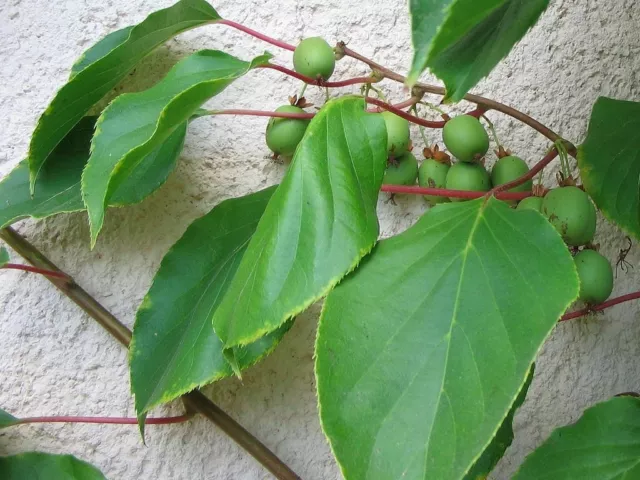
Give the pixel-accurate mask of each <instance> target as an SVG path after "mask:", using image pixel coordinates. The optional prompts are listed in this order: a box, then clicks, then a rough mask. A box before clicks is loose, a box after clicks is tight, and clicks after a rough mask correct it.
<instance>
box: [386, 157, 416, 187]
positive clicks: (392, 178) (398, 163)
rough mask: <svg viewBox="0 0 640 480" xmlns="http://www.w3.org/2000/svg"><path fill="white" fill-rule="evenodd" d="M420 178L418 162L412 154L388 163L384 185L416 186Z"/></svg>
mask: <svg viewBox="0 0 640 480" xmlns="http://www.w3.org/2000/svg"><path fill="white" fill-rule="evenodd" d="M417 177H418V160H416V157H414V156H413V154H412V153H411V152H408V153H406V154H404V155H403V156H401V157H396V158H393V159H391V160H389V162H388V163H387V170H386V171H385V172H384V178H383V180H382V183H384V184H387V185H415V183H416V178H417Z"/></svg>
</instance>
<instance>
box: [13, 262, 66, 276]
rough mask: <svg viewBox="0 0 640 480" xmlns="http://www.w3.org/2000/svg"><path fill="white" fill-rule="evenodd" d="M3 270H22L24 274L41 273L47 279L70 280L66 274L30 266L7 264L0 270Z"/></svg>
mask: <svg viewBox="0 0 640 480" xmlns="http://www.w3.org/2000/svg"><path fill="white" fill-rule="evenodd" d="M3 268H4V269H6V270H21V271H23V272H30V273H39V274H40V275H44V276H45V277H55V278H62V279H65V280H68V277H67V276H66V275H65V274H64V273H60V272H54V271H52V270H46V269H44V268H36V267H30V266H29V265H20V264H19V263H5V264H4V265H2V267H0V269H3Z"/></svg>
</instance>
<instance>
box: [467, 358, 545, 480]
mask: <svg viewBox="0 0 640 480" xmlns="http://www.w3.org/2000/svg"><path fill="white" fill-rule="evenodd" d="M534 367H535V365H532V366H531V370H530V371H529V375H528V376H527V380H526V381H525V382H524V385H523V386H522V388H521V389H520V393H518V396H517V397H516V401H515V402H513V405H511V410H509V413H508V414H507V417H506V418H505V419H504V420H503V421H502V425H500V428H498V431H497V432H496V434H495V436H494V437H493V440H491V443H490V444H489V446H488V447H487V448H485V449H484V452H482V455H480V458H478V460H476V462H475V463H474V464H473V467H471V469H470V470H469V471H468V472H467V474H466V475H465V476H464V479H465V480H483V479H486V478H487V475H489V473H491V471H492V470H493V469H494V468H495V467H496V465H497V464H498V462H499V461H500V459H501V458H502V457H503V456H504V452H506V451H507V448H509V446H510V445H511V443H512V442H513V417H514V416H515V414H516V412H517V411H518V409H519V408H520V407H521V406H522V404H523V403H524V400H525V398H526V397H527V392H528V391H529V387H530V386H531V381H532V380H533V371H534Z"/></svg>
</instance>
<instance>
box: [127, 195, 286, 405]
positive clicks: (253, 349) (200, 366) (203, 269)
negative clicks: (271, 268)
mask: <svg viewBox="0 0 640 480" xmlns="http://www.w3.org/2000/svg"><path fill="white" fill-rule="evenodd" d="M274 191H275V187H270V188H268V189H266V190H262V191H260V192H258V193H254V194H251V195H247V196H245V197H241V198H234V199H231V200H226V201H224V202H222V203H220V204H219V205H218V206H216V207H215V208H213V210H211V211H210V212H209V213H208V214H207V215H205V216H203V217H201V218H199V219H197V220H196V221H194V222H193V223H192V224H191V225H190V226H189V228H188V229H187V231H186V232H185V233H184V235H183V236H182V238H180V240H178V241H177V242H176V243H175V245H173V247H172V248H171V250H169V252H168V253H167V254H166V255H165V257H164V259H163V260H162V264H161V265H160V269H159V270H158V273H156V276H155V278H154V280H153V284H152V286H151V288H150V290H149V292H148V293H147V295H146V297H145V299H144V300H143V302H142V305H141V306H140V308H139V309H138V313H137V316H136V323H135V326H134V329H133V340H132V343H131V348H130V352H131V353H130V361H131V389H132V391H133V393H134V395H135V404H136V411H137V412H138V415H139V416H140V415H142V414H144V413H145V412H147V411H149V410H150V409H152V408H153V407H155V406H157V405H159V404H161V403H164V402H169V401H171V400H173V399H175V398H177V397H179V396H180V395H182V394H184V393H187V392H190V391H191V390H193V389H195V388H198V387H200V386H202V385H205V384H208V383H211V382H214V381H216V380H218V379H220V378H222V377H226V376H229V375H231V374H232V373H233V372H232V371H231V368H230V367H229V364H228V363H227V362H226V360H225V359H224V356H223V354H222V350H223V348H222V342H221V341H220V339H219V338H218V337H217V336H216V334H215V332H214V331H213V327H212V325H211V314H212V312H213V311H215V309H216V308H217V306H218V304H219V303H220V300H221V299H222V297H223V296H224V293H225V291H226V290H227V287H228V286H229V283H230V281H231V279H232V278H233V276H234V274H235V271H236V269H237V268H238V264H239V263H240V260H241V259H242V255H243V254H244V251H245V249H246V248H247V243H248V242H249V239H250V238H251V236H252V235H253V233H254V232H255V229H256V226H257V224H258V221H259V220H260V217H261V216H262V213H263V212H264V209H265V207H266V205H267V202H268V201H269V198H271V195H272V194H273V192H274ZM289 327H290V324H285V325H284V326H283V328H280V329H278V330H276V331H274V332H273V333H271V334H269V335H267V336H266V337H263V338H262V339H260V340H258V342H257V343H254V344H251V345H249V346H248V347H245V348H239V349H237V357H238V358H240V367H241V368H247V367H249V366H251V365H253V364H254V363H256V362H258V361H259V360H260V359H261V358H262V357H264V356H266V355H267V354H268V353H270V352H271V351H272V350H273V349H274V348H275V346H276V345H277V344H278V342H279V341H280V339H281V338H282V336H283V335H284V334H285V333H286V331H287V330H288V329H289Z"/></svg>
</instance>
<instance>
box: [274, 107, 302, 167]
mask: <svg viewBox="0 0 640 480" xmlns="http://www.w3.org/2000/svg"><path fill="white" fill-rule="evenodd" d="M276 112H284V113H306V112H305V111H304V110H303V109H301V108H299V107H295V106H293V105H283V106H281V107H278V108H277V109H276ZM307 125H309V120H307V119H304V118H300V119H298V118H277V117H273V118H271V119H270V120H269V123H267V133H266V140H267V146H268V147H269V149H270V150H271V151H272V152H273V153H275V154H277V155H282V156H285V157H290V156H292V155H293V153H294V152H295V151H296V147H297V146H298V144H299V143H300V140H302V137H303V136H304V132H305V131H306V130H307Z"/></svg>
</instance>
